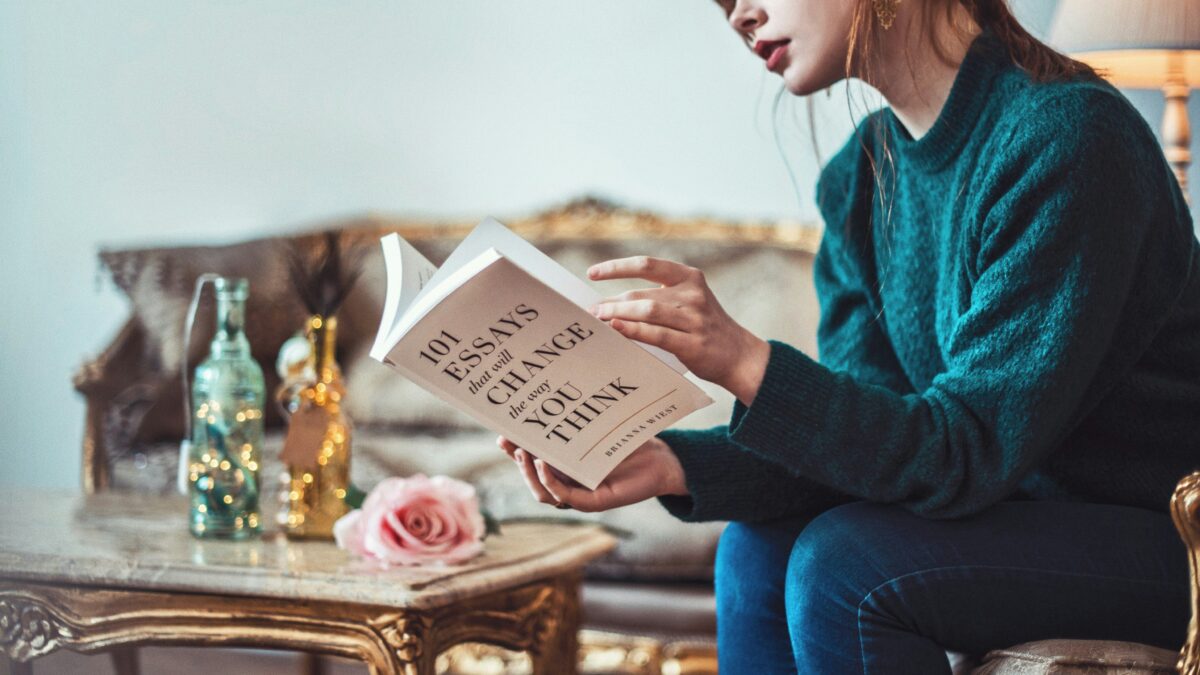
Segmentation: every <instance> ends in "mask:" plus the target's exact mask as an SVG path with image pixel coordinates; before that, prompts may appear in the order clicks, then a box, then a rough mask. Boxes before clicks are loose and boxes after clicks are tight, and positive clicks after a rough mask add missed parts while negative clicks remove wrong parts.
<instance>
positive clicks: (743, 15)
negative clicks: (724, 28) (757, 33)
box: [729, 0, 767, 33]
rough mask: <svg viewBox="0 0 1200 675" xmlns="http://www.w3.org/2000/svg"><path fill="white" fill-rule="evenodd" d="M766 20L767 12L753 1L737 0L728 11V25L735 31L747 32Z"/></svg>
mask: <svg viewBox="0 0 1200 675" xmlns="http://www.w3.org/2000/svg"><path fill="white" fill-rule="evenodd" d="M766 21H767V14H766V12H764V11H763V9H762V7H759V6H758V5H757V4H756V3H754V2H746V1H745V0H738V2H737V4H736V5H734V7H733V11H732V12H730V13H729V25H731V26H733V29H734V30H736V31H741V32H743V33H749V32H751V31H754V30H756V29H758V28H759V27H760V26H762V25H763V24H764V23H766Z"/></svg>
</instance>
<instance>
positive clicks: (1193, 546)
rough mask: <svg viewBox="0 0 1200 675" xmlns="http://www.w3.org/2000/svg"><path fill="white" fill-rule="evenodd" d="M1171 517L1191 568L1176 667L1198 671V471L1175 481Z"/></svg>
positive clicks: (1184, 673) (1186, 674)
mask: <svg viewBox="0 0 1200 675" xmlns="http://www.w3.org/2000/svg"><path fill="white" fill-rule="evenodd" d="M1171 517H1172V518H1174V519H1175V527H1177V528H1179V535H1180V536H1181V537H1183V543H1184V544H1186V545H1187V550H1188V562H1189V563H1190V564H1191V570H1192V621H1191V623H1190V624H1189V625H1188V639H1187V642H1186V643H1185V644H1184V646H1183V650H1182V651H1181V652H1180V654H1179V664H1178V666H1176V667H1177V668H1178V669H1179V672H1180V673H1181V675H1200V471H1197V472H1196V473H1193V474H1191V475H1189V476H1185V477H1184V479H1183V480H1181V481H1179V485H1178V486H1177V487H1176V488H1175V494H1174V495H1173V496H1172V497H1171Z"/></svg>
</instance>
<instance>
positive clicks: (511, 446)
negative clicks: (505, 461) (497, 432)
mask: <svg viewBox="0 0 1200 675" xmlns="http://www.w3.org/2000/svg"><path fill="white" fill-rule="evenodd" d="M496 445H498V446H500V449H501V450H503V451H504V454H506V455H508V458H509V459H513V460H515V459H516V457H514V456H513V453H514V452H516V451H517V444H516V443H513V442H512V441H510V440H508V439H507V438H505V437H503V436H497V437H496Z"/></svg>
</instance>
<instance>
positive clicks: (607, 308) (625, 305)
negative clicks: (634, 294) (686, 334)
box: [593, 299, 697, 331]
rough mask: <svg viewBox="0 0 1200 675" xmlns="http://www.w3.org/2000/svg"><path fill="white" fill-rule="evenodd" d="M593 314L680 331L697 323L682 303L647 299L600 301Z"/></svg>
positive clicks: (693, 326)
mask: <svg viewBox="0 0 1200 675" xmlns="http://www.w3.org/2000/svg"><path fill="white" fill-rule="evenodd" d="M593 314H595V316H596V318H598V319H601V320H604V321H607V320H609V319H624V320H626V321H641V322H643V323H649V324H655V325H658V326H665V327H667V328H674V329H676V330H681V331H689V330H692V329H693V328H695V327H696V323H697V321H696V319H697V317H696V314H695V313H694V312H691V311H689V310H687V309H685V308H684V306H683V303H672V302H670V301H667V302H661V301H658V300H648V299H647V300H626V301H616V302H601V303H600V304H598V305H596V307H595V309H594V311H593Z"/></svg>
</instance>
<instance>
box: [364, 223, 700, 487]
mask: <svg viewBox="0 0 1200 675" xmlns="http://www.w3.org/2000/svg"><path fill="white" fill-rule="evenodd" d="M381 243H382V245H383V259H384V263H385V266H386V267H387V293H386V295H385V297H384V307H383V316H382V318H381V319H380V322H379V332H378V334H376V336H375V344H374V346H373V347H372V348H371V356H372V357H373V358H375V359H376V360H378V361H382V362H384V363H387V364H389V365H391V366H393V367H394V368H396V369H397V370H399V371H400V372H401V373H403V374H404V375H405V376H406V377H408V378H410V379H411V380H413V381H414V382H416V383H417V384H419V385H421V386H422V387H424V388H425V389H428V390H429V391H431V392H433V393H434V394H436V395H437V396H439V397H440V398H442V399H443V400H445V401H446V402H448V403H450V404H451V405H453V406H455V407H456V408H459V409H461V410H463V411H464V412H466V413H468V414H469V415H471V417H473V418H474V419H475V420H476V421H478V422H479V423H480V424H482V425H483V426H485V427H487V428H488V429H490V430H492V431H495V432H496V433H498V434H501V435H503V436H506V437H507V438H509V439H510V440H512V441H513V442H514V443H516V444H517V445H519V446H520V447H522V448H525V449H526V450H528V451H529V452H530V453H532V454H533V455H534V456H536V457H539V458H541V459H542V460H543V461H545V462H546V463H548V464H550V465H551V466H553V467H555V468H556V469H558V470H559V471H561V472H562V473H564V474H566V475H568V476H570V477H571V478H573V479H575V480H576V481H578V482H579V483H581V484H583V485H585V486H587V487H588V488H589V489H593V490H594V489H595V488H596V487H597V486H598V485H599V484H600V483H601V481H603V480H604V477H605V476H607V475H608V474H609V472H610V471H612V469H613V468H614V467H615V466H616V465H617V464H618V463H620V461H621V460H622V459H624V458H625V457H626V456H628V455H629V453H631V452H633V450H635V449H636V448H637V447H638V446H640V445H641V444H642V443H644V442H645V441H647V440H649V439H650V438H651V437H652V436H654V434H656V433H658V432H659V431H661V430H662V429H665V428H666V427H668V426H670V425H671V424H673V423H675V422H676V421H677V420H679V419H681V418H683V417H684V416H686V415H688V414H689V413H691V412H693V411H695V410H698V409H700V408H703V407H704V406H706V405H708V404H709V403H712V400H711V399H710V398H709V397H708V396H707V395H706V394H705V393H704V392H703V391H702V390H701V389H700V388H699V387H697V386H696V385H695V384H694V383H692V382H691V381H690V380H689V379H688V378H687V377H685V376H684V374H685V373H686V370H687V369H686V368H685V367H684V366H683V364H682V363H680V362H679V360H678V359H676V358H675V357H674V356H672V355H671V354H669V353H667V352H665V351H663V350H661V349H658V348H657V347H653V346H651V345H646V344H642V343H640V342H635V341H632V340H630V339H628V338H626V337H625V336H623V335H621V334H620V333H618V332H617V331H616V330H614V329H613V328H612V327H610V326H609V325H607V324H606V323H604V322H603V321H600V320H599V319H597V318H596V317H594V316H592V314H591V313H590V312H588V311H587V308H588V307H590V306H591V305H593V304H595V303H596V302H598V301H600V300H601V299H602V298H601V296H600V294H599V293H597V292H596V291H595V290H593V289H592V288H591V287H590V286H589V285H588V284H587V283H585V282H584V281H583V280H582V279H580V278H579V277H577V276H575V275H574V274H572V273H571V272H569V271H567V270H566V269H565V268H564V267H562V266H561V265H559V264H558V263H556V262H555V261H554V260H552V259H551V258H550V257H549V256H547V255H546V254H544V253H542V252H541V251H539V250H538V249H537V248H536V247H534V246H533V245H532V244H530V243H529V242H527V241H525V240H524V239H522V238H521V237H519V236H517V235H516V234H515V233H513V232H512V231H511V230H509V229H508V228H506V227H504V226H503V225H501V224H500V223H499V222H497V221H496V220H494V219H492V218H487V219H485V220H484V221H483V222H482V223H480V224H479V225H478V226H477V227H476V228H475V229H474V230H472V231H471V233H470V234H469V235H468V236H467V238H466V239H464V240H463V241H462V242H461V243H460V244H459V245H458V247H457V248H455V249H454V251H453V252H452V253H451V254H450V257H449V258H447V259H446V261H445V262H444V263H442V266H441V267H440V268H439V267H437V266H436V265H434V264H433V263H431V262H429V261H428V260H427V259H426V258H425V257H424V256H422V255H421V254H420V253H419V252H418V251H417V250H416V249H415V248H413V247H412V245H411V244H409V243H408V242H407V241H404V240H403V239H402V238H400V237H399V236H398V235H395V234H389V235H387V236H385V237H383V239H382V240H381Z"/></svg>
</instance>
